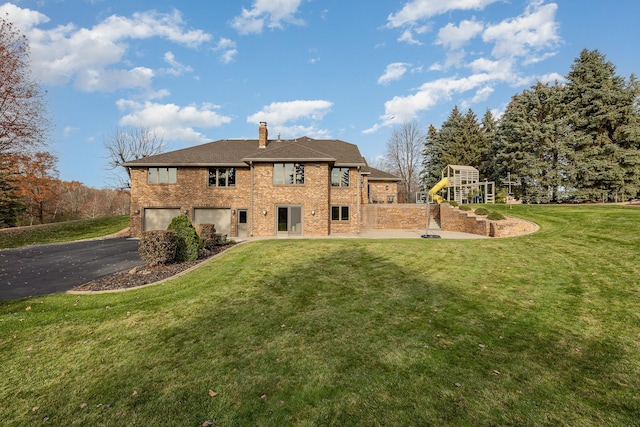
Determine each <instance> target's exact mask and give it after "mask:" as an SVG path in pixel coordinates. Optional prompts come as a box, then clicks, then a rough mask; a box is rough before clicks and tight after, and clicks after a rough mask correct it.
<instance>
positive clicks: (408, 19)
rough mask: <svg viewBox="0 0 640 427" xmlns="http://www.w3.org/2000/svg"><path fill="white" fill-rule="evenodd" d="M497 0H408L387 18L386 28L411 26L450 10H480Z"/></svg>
mask: <svg viewBox="0 0 640 427" xmlns="http://www.w3.org/2000/svg"><path fill="white" fill-rule="evenodd" d="M497 1H499V0H410V1H409V2H407V3H406V4H405V5H404V6H403V7H402V9H401V10H400V11H399V12H397V13H395V14H393V13H392V14H390V15H389V16H388V18H387V27H388V28H399V27H404V26H413V25H415V24H416V23H417V22H420V21H422V20H425V19H429V18H431V17H433V16H437V15H441V14H443V13H447V12H449V11H452V10H482V9H484V8H485V7H486V6H488V5H490V4H491V3H495V2H497Z"/></svg>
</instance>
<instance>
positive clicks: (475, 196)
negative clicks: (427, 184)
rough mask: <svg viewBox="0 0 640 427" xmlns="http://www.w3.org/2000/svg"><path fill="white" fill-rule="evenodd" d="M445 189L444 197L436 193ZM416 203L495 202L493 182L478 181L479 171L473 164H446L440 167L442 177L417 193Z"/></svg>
mask: <svg viewBox="0 0 640 427" xmlns="http://www.w3.org/2000/svg"><path fill="white" fill-rule="evenodd" d="M441 190H446V192H447V195H446V199H445V197H443V196H441V195H440V194H438V193H439V192H440V191H441ZM417 199H418V200H416V201H417V202H418V203H425V202H426V203H429V202H430V201H431V200H433V201H434V202H436V203H437V204H440V203H442V202H444V201H445V200H447V201H455V202H457V203H458V204H464V203H491V204H493V203H495V182H493V181H487V180H486V179H485V180H484V181H480V172H478V169H476V168H474V167H473V166H460V165H447V167H445V168H444V169H442V179H441V180H440V181H438V183H437V184H436V185H434V186H433V187H432V188H431V190H429V191H428V192H426V193H425V192H420V193H418V194H417Z"/></svg>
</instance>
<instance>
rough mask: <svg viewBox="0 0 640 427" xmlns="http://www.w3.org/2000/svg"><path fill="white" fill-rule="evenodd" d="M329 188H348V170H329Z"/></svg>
mask: <svg viewBox="0 0 640 427" xmlns="http://www.w3.org/2000/svg"><path fill="white" fill-rule="evenodd" d="M331 186H332V187H348V186H349V168H333V169H331Z"/></svg>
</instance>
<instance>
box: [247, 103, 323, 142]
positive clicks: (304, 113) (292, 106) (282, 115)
mask: <svg viewBox="0 0 640 427" xmlns="http://www.w3.org/2000/svg"><path fill="white" fill-rule="evenodd" d="M332 106H333V103H332V102H329V101H323V100H310V101H305V100H298V101H288V102H273V103H271V104H269V105H267V106H265V107H263V108H262V110H261V111H259V112H257V113H254V114H252V115H250V116H249V117H247V123H256V124H257V123H259V122H267V123H269V127H270V128H271V129H273V130H275V131H277V132H278V133H280V134H281V135H282V137H283V138H294V137H300V136H304V135H306V136H309V137H311V138H328V137H329V131H328V130H325V129H319V128H317V127H316V125H315V122H317V121H320V120H322V119H323V118H324V116H325V115H326V114H327V113H329V112H330V111H331V107H332ZM291 122H293V123H291ZM300 122H311V124H310V125H306V126H305V125H302V124H300Z"/></svg>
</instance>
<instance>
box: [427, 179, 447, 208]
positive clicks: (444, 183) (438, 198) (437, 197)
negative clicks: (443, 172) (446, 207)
mask: <svg viewBox="0 0 640 427" xmlns="http://www.w3.org/2000/svg"><path fill="white" fill-rule="evenodd" d="M448 184H449V180H448V179H447V178H442V179H441V180H440V181H438V183H437V184H436V185H434V186H433V188H432V189H431V190H429V195H430V196H431V197H433V200H435V201H436V203H438V204H440V203H442V202H443V201H444V198H443V197H442V196H440V195H439V194H436V193H437V192H438V191H440V190H442V189H443V188H444V187H446V186H447V185H448Z"/></svg>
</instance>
